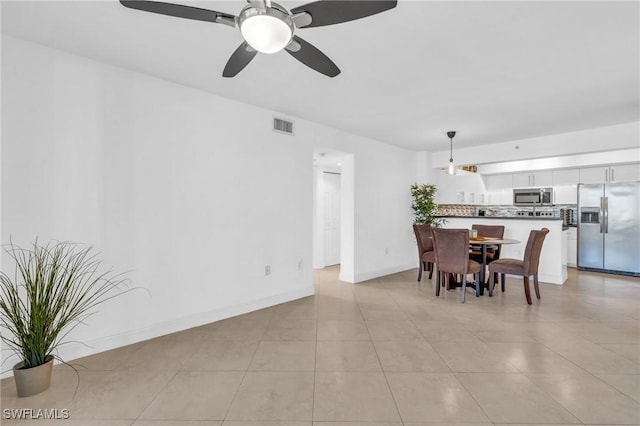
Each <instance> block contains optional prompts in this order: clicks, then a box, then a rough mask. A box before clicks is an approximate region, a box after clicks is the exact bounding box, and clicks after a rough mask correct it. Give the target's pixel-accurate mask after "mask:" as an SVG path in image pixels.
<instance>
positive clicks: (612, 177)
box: [611, 169, 616, 182]
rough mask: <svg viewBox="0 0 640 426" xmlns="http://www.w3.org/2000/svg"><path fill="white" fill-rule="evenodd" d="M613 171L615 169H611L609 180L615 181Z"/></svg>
mask: <svg viewBox="0 0 640 426" xmlns="http://www.w3.org/2000/svg"><path fill="white" fill-rule="evenodd" d="M613 172H615V169H611V182H615V181H616V178H615V175H614V174H613Z"/></svg>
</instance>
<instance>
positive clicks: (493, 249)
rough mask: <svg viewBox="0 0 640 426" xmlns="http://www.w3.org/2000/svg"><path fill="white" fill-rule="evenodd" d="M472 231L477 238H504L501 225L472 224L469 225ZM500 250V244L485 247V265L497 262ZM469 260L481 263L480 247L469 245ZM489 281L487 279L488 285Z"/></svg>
mask: <svg viewBox="0 0 640 426" xmlns="http://www.w3.org/2000/svg"><path fill="white" fill-rule="evenodd" d="M471 229H472V230H476V231H478V236H479V237H491V238H504V226H503V225H479V224H473V225H471ZM501 249H502V244H496V245H492V246H487V248H486V250H487V252H486V253H487V257H486V263H487V265H488V264H489V263H491V262H493V261H494V260H498V259H499V258H500V250H501ZM469 258H470V259H471V260H475V261H476V262H480V263H482V246H474V245H473V244H472V245H471V251H470V252H469ZM496 279H497V277H496ZM488 281H489V279H487V283H488Z"/></svg>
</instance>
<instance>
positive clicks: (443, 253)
mask: <svg viewBox="0 0 640 426" xmlns="http://www.w3.org/2000/svg"><path fill="white" fill-rule="evenodd" d="M432 233H433V240H434V246H435V252H436V264H437V265H438V275H437V276H438V279H437V281H438V283H437V285H436V296H440V284H441V280H442V279H444V277H443V275H442V274H449V276H448V280H451V279H452V277H451V274H459V275H461V276H462V296H461V302H462V303H464V300H465V293H466V290H467V274H474V275H475V282H476V284H479V283H480V270H481V269H482V266H481V265H480V264H479V263H478V262H475V261H473V260H470V259H469V230H468V229H444V228H433V229H432ZM450 284H451V283H450ZM449 287H451V285H450V286H449Z"/></svg>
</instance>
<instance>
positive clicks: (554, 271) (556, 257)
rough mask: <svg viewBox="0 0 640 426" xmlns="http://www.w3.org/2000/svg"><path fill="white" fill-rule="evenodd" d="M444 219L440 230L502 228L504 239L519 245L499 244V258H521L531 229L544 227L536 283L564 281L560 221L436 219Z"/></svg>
mask: <svg viewBox="0 0 640 426" xmlns="http://www.w3.org/2000/svg"><path fill="white" fill-rule="evenodd" d="M440 217H441V218H443V219H445V220H446V223H445V224H444V225H443V227H444V228H466V229H471V225H473V224H478V225H504V237H505V238H512V239H514V240H519V241H520V243H519V244H508V245H503V246H502V250H501V253H500V257H501V258H505V257H511V258H514V259H522V257H523V255H524V250H525V248H526V246H527V240H528V239H529V232H530V231H531V230H532V229H542V228H548V229H549V233H548V234H547V237H546V238H545V240H544V244H543V246H542V253H541V254H540V265H539V268H538V279H539V280H540V282H544V283H550V284H558V285H562V284H563V283H564V282H565V281H566V280H567V235H566V234H567V233H566V232H563V227H562V219H559V218H555V217H530V216H525V217H514V216H440Z"/></svg>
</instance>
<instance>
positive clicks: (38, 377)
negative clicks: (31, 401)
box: [13, 356, 53, 397]
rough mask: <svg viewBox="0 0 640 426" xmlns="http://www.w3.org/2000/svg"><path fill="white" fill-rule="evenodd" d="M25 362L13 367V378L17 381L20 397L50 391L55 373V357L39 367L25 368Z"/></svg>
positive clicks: (49, 358)
mask: <svg viewBox="0 0 640 426" xmlns="http://www.w3.org/2000/svg"><path fill="white" fill-rule="evenodd" d="M23 366H24V361H21V362H19V363H17V364H16V365H14V366H13V378H14V380H15V381H16V389H17V391H18V396H21V397H22V396H31V395H35V394H37V393H40V392H43V391H45V390H47V389H49V386H51V373H52V371H53V357H52V356H49V357H47V362H45V363H44V364H42V365H38V366H37V367H31V368H23Z"/></svg>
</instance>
